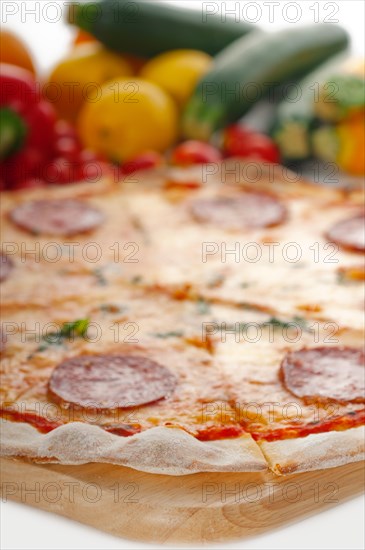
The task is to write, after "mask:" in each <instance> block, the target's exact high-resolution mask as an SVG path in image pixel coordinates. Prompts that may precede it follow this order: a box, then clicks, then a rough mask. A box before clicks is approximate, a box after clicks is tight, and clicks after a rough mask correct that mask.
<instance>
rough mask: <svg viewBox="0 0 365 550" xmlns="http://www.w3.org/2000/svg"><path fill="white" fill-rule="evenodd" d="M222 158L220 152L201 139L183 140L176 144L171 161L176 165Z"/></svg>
mask: <svg viewBox="0 0 365 550" xmlns="http://www.w3.org/2000/svg"><path fill="white" fill-rule="evenodd" d="M221 160H222V154H221V152H220V151H219V150H218V149H217V148H216V147H213V145H210V144H209V143H204V142H203V141H194V140H191V141H185V142H184V143H181V144H180V145H178V146H177V147H176V148H175V150H174V151H173V153H172V159H171V162H172V163H173V164H175V165H177V166H190V165H191V164H205V163H208V162H219V161H221Z"/></svg>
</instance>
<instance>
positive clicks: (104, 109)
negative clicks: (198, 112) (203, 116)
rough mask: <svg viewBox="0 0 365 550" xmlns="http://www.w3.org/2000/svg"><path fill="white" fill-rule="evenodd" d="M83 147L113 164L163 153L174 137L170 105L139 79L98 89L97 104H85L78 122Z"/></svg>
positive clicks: (173, 108) (157, 90) (174, 112)
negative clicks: (155, 152)
mask: <svg viewBox="0 0 365 550" xmlns="http://www.w3.org/2000/svg"><path fill="white" fill-rule="evenodd" d="M78 131H79V135H80V137H81V140H82V142H83V144H84V145H85V147H87V148H89V149H92V150H93V151H95V152H97V153H99V154H101V155H103V156H105V157H106V158H107V159H109V160H112V161H115V162H125V161H127V160H129V159H131V158H133V157H135V156H136V155H139V154H140V153H143V152H145V151H148V150H155V151H164V150H165V149H167V148H168V147H170V146H171V145H172V144H173V143H174V141H175V140H176V137H177V132H178V115H177V109H176V106H175V104H174V101H173V100H172V99H171V98H170V97H169V96H168V95H167V94H166V92H164V91H163V90H162V89H161V88H159V87H158V86H156V85H155V84H152V83H151V82H146V81H145V80H143V79H140V78H134V79H119V80H116V81H114V80H112V81H110V82H107V83H105V84H104V86H103V87H102V95H101V98H100V100H99V101H96V102H90V103H85V104H84V106H83V108H82V110H81V113H80V116H79V118H78Z"/></svg>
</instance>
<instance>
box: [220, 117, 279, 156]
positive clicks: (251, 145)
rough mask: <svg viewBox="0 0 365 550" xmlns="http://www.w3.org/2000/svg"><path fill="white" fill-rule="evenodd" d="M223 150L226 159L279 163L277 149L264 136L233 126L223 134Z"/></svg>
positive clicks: (270, 140)
mask: <svg viewBox="0 0 365 550" xmlns="http://www.w3.org/2000/svg"><path fill="white" fill-rule="evenodd" d="M224 150H225V153H226V155H227V156H228V157H242V158H251V159H259V160H266V161H268V162H272V163H278V162H280V154H279V149H278V148H277V146H276V145H275V143H274V142H273V141H272V139H270V138H269V137H268V136H266V135H265V134H260V133H258V132H254V131H252V130H249V129H248V128H244V127H243V126H238V125H237V124H234V125H232V126H229V127H228V128H227V129H226V130H225V132H224Z"/></svg>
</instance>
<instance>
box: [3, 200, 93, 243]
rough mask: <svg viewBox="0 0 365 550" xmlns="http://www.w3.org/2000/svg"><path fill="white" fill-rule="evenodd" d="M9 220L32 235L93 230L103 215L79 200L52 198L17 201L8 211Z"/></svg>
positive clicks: (65, 234) (63, 234)
mask: <svg viewBox="0 0 365 550" xmlns="http://www.w3.org/2000/svg"><path fill="white" fill-rule="evenodd" d="M10 219H11V220H12V221H13V222H14V223H15V224H17V225H18V226H19V227H21V228H22V229H25V230H27V231H29V232H30V233H33V234H45V235H55V236H70V235H76V234H77V233H84V232H85V231H91V230H92V229H95V228H96V227H98V226H99V225H100V224H101V223H102V222H103V221H104V214H103V213H102V212H101V211H100V210H98V209H97V208H95V207H93V206H90V205H88V204H86V203H85V202H83V201H80V200H76V199H53V200H37V201H30V202H25V203H23V204H20V205H19V206H17V207H16V208H14V210H12V211H11V212H10Z"/></svg>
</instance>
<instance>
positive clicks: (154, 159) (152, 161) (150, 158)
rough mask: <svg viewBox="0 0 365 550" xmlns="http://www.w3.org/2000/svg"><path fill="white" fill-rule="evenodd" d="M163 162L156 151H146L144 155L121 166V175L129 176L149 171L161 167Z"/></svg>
mask: <svg viewBox="0 0 365 550" xmlns="http://www.w3.org/2000/svg"><path fill="white" fill-rule="evenodd" d="M164 162H165V160H164V158H163V156H162V155H160V153H157V152H156V151H146V153H142V154H141V155H138V157H135V158H134V159H131V160H129V161H128V162H126V163H125V164H123V166H122V169H121V173H122V174H123V175H129V174H133V173H134V172H138V171H140V170H149V169H151V168H156V167H157V166H161V165H162V164H163V163H164Z"/></svg>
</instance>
